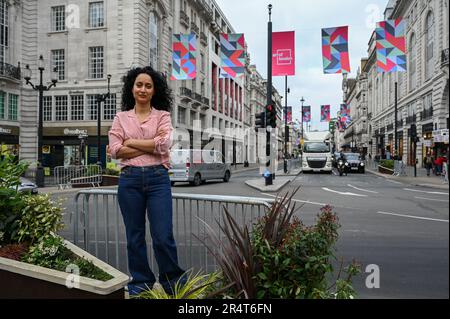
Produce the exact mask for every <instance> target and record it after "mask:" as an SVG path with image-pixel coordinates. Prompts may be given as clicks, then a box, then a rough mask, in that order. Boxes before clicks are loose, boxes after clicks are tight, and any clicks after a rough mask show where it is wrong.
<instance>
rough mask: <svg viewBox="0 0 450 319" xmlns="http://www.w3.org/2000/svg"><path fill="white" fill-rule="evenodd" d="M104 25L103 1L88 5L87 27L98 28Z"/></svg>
mask: <svg viewBox="0 0 450 319" xmlns="http://www.w3.org/2000/svg"><path fill="white" fill-rule="evenodd" d="M104 25H105V18H104V13H103V1H100V2H91V3H89V27H90V28H100V27H103V26H104Z"/></svg>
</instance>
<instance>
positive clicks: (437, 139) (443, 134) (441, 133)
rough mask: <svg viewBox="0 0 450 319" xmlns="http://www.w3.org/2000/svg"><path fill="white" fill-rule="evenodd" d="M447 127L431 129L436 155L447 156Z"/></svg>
mask: <svg viewBox="0 0 450 319" xmlns="http://www.w3.org/2000/svg"><path fill="white" fill-rule="evenodd" d="M448 133H449V129H442V130H434V131H433V133H432V134H433V142H434V143H433V150H434V154H435V156H436V158H437V157H440V156H447V158H448V152H449V135H448Z"/></svg>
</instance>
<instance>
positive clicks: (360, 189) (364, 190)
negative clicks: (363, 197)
mask: <svg viewBox="0 0 450 319" xmlns="http://www.w3.org/2000/svg"><path fill="white" fill-rule="evenodd" d="M347 186H350V187H353V188H354V189H357V190H359V191H363V192H368V193H374V194H378V192H374V191H369V190H367V189H362V188H358V187H355V186H353V185H351V184H347Z"/></svg>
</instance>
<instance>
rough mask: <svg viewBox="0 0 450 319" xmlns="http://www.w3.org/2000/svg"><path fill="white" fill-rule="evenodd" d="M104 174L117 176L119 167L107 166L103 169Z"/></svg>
mask: <svg viewBox="0 0 450 319" xmlns="http://www.w3.org/2000/svg"><path fill="white" fill-rule="evenodd" d="M105 175H112V176H119V175H120V169H119V168H111V167H107V168H106V169H105Z"/></svg>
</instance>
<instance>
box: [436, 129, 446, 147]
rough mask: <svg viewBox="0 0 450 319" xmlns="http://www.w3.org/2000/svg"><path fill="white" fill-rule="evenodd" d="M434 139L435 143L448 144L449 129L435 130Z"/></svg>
mask: <svg viewBox="0 0 450 319" xmlns="http://www.w3.org/2000/svg"><path fill="white" fill-rule="evenodd" d="M433 139H434V142H435V143H446V144H448V142H449V138H448V129H442V130H436V131H433Z"/></svg>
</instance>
